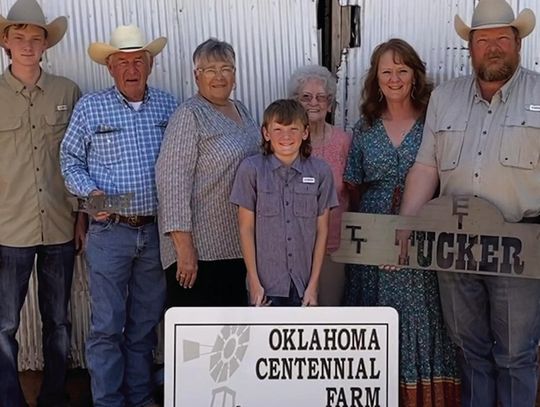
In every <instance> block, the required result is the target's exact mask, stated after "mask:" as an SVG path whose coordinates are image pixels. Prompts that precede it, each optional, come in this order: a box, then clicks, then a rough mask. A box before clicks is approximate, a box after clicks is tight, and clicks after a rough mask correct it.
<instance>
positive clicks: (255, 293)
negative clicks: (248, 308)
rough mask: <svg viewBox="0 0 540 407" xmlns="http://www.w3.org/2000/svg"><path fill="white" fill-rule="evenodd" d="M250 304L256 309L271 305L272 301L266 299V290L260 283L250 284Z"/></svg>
mask: <svg viewBox="0 0 540 407" xmlns="http://www.w3.org/2000/svg"><path fill="white" fill-rule="evenodd" d="M248 285H249V288H248V289H249V303H250V304H251V305H253V306H255V307H261V306H267V305H270V303H271V301H268V300H267V299H266V295H264V288H263V286H262V285H261V283H260V282H258V281H254V282H251V281H250V282H249V283H248Z"/></svg>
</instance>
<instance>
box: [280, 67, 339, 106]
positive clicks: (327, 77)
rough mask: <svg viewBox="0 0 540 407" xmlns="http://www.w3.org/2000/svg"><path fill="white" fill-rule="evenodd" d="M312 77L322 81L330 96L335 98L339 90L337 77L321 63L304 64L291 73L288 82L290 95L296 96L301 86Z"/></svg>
mask: <svg viewBox="0 0 540 407" xmlns="http://www.w3.org/2000/svg"><path fill="white" fill-rule="evenodd" d="M311 79H316V80H319V81H321V82H322V83H323V84H324V88H325V90H326V93H327V94H328V96H330V97H331V98H332V99H333V100H335V96H336V91H337V84H336V78H335V76H334V75H333V74H332V73H331V72H330V71H329V70H328V69H326V68H325V67H324V66H320V65H305V66H302V67H300V68H298V69H297V70H296V71H295V72H294V73H293V74H292V75H291V78H290V79H289V84H288V92H289V97H292V98H296V97H297V96H298V95H299V93H300V89H301V87H302V86H303V85H304V84H305V83H306V82H307V81H308V80H311Z"/></svg>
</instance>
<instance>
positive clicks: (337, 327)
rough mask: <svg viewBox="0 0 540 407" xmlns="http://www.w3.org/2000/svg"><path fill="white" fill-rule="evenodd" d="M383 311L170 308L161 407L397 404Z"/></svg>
mask: <svg viewBox="0 0 540 407" xmlns="http://www.w3.org/2000/svg"><path fill="white" fill-rule="evenodd" d="M398 329H399V327H398V315H397V312H396V311H395V310H394V309H393V308H386V307H298V308H296V307H293V308H285V307H257V308H255V307H246V308H187V307H186V308H172V309H169V310H168V311H167V313H166V315H165V406H166V407H173V406H174V407H180V406H182V407H183V406H197V407H275V406H295V407H303V406H304V407H319V406H320V407H334V406H335V407H397V406H398V372H399V367H398V362H399V359H398Z"/></svg>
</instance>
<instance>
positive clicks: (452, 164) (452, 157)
mask: <svg viewBox="0 0 540 407" xmlns="http://www.w3.org/2000/svg"><path fill="white" fill-rule="evenodd" d="M466 128H467V122H466V121H463V120H462V119H461V120H460V119H458V118H451V119H448V120H444V121H442V122H441V123H440V124H439V125H438V126H436V128H435V156H436V158H437V164H438V166H439V169H440V170H441V171H452V170H454V169H455V168H456V167H457V166H458V164H459V160H460V158H461V150H462V148H463V140H464V139H465V129H466Z"/></svg>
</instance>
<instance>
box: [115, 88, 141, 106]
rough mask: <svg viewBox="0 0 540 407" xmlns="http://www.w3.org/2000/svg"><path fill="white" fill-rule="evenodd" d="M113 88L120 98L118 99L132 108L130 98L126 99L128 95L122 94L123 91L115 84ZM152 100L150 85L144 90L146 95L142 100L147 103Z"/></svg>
mask: <svg viewBox="0 0 540 407" xmlns="http://www.w3.org/2000/svg"><path fill="white" fill-rule="evenodd" d="M113 89H114V94H115V96H116V98H117V99H118V101H119V102H120V103H124V104H125V105H126V106H129V107H130V109H132V107H131V105H130V104H129V103H130V102H129V100H127V99H126V97H125V96H124V95H122V92H120V91H119V90H118V88H117V87H116V86H113ZM149 100H150V89H149V88H148V86H146V90H145V91H144V97H143V100H142V102H143V103H142V104H143V105H144V104H146V103H147V102H148V101H149Z"/></svg>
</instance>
